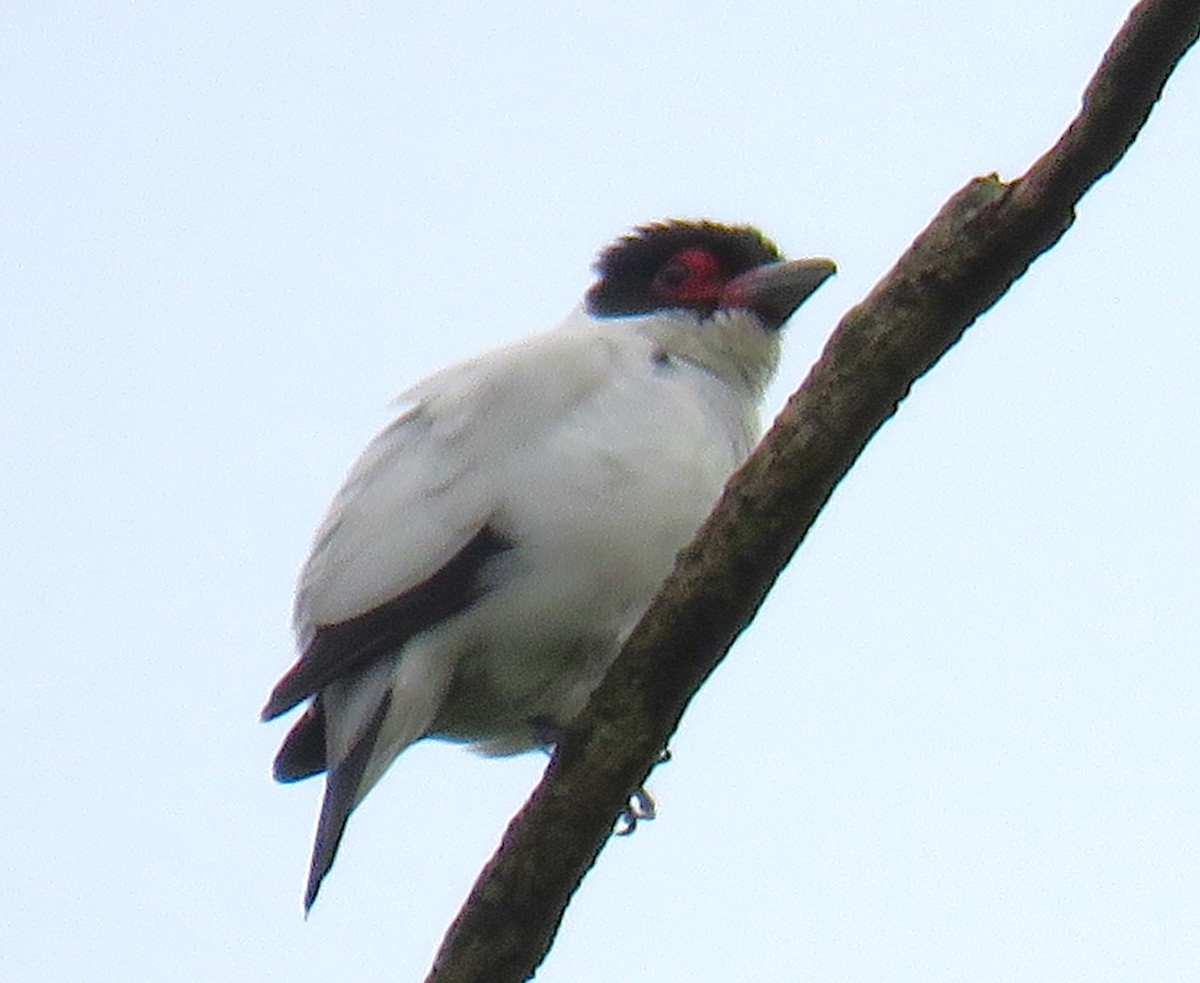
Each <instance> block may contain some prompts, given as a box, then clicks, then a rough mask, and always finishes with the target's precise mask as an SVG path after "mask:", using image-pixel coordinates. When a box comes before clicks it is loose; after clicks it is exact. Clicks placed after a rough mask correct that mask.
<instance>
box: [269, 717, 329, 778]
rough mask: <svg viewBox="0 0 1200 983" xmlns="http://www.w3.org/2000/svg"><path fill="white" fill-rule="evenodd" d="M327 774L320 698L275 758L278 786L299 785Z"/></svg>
mask: <svg viewBox="0 0 1200 983" xmlns="http://www.w3.org/2000/svg"><path fill="white" fill-rule="evenodd" d="M324 770H325V708H324V706H323V705H322V703H321V697H320V696H318V697H317V698H316V699H315V700H313V702H312V705H311V706H310V707H309V708H308V709H307V710H306V711H305V712H304V716H303V717H301V718H300V719H299V720H298V721H296V725H295V726H294V727H293V728H292V729H291V730H290V731H288V736H287V737H286V738H284V741H283V746H282V747H280V749H279V753H278V754H277V755H275V768H274V774H275V780H276V781H277V782H298V781H300V780H301V779H303V778H312V776H313V775H319V774H320V773H321V772H323V771H324Z"/></svg>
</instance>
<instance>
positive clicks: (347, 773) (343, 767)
mask: <svg viewBox="0 0 1200 983" xmlns="http://www.w3.org/2000/svg"><path fill="white" fill-rule="evenodd" d="M391 703H392V697H391V693H390V692H385V693H384V695H383V698H382V699H381V700H380V701H379V705H378V707H376V709H375V712H374V713H373V714H372V715H371V719H370V721H369V722H368V723H367V726H366V727H365V728H364V729H363V731H362V734H361V736H360V737H359V738H358V740H357V741H355V743H354V745H353V747H352V748H351V749H350V753H349V754H348V755H346V757H345V759H344V760H342V761H340V762H338V763H337V764H336V765H334V766H333V767H332V768H330V769H329V774H328V775H327V776H326V779H325V798H324V800H323V801H322V802H321V815H320V818H319V819H318V820H317V836H316V841H315V842H314V843H313V853H312V863H311V865H310V866H309V870H308V886H307V888H306V889H305V892H304V911H305V914H307V913H308V911H309V910H310V909H311V908H312V906H313V902H314V901H316V900H317V892H318V891H319V890H320V889H321V881H323V880H324V879H325V875H326V874H328V873H329V868H330V867H332V866H333V860H334V857H336V856H337V850H338V844H339V843H340V842H341V840H342V834H343V833H344V832H345V831H346V821H347V820H348V819H349V818H350V813H351V812H353V811H354V807H355V806H356V805H357V804H358V800H359V798H360V795H359V791H360V789H361V787H362V779H363V774H364V773H365V771H366V769H367V764H368V763H369V762H370V760H371V754H372V752H373V751H374V750H375V745H376V742H377V741H378V739H379V732H380V729H381V728H382V727H383V722H384V719H385V718H386V717H387V713H388V709H389V708H390V707H391ZM297 729H298V728H297Z"/></svg>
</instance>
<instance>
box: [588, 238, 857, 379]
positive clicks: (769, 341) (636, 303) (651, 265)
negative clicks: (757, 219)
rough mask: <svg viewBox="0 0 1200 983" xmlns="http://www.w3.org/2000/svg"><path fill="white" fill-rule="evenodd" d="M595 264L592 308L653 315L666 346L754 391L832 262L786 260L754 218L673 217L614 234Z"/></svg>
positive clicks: (597, 313)
mask: <svg viewBox="0 0 1200 983" xmlns="http://www.w3.org/2000/svg"><path fill="white" fill-rule="evenodd" d="M595 271H596V274H597V276H598V280H597V281H596V283H595V284H593V286H592V287H591V289H590V290H589V291H588V293H587V310H588V313H590V314H591V315H592V316H593V317H598V318H610V317H639V316H640V317H644V318H647V319H648V320H647V321H646V322H645V330H647V332H648V333H650V334H652V335H654V337H655V340H656V341H659V342H660V343H662V344H663V345H664V347H665V348H666V350H667V351H668V352H671V353H672V354H679V355H681V356H683V357H686V358H692V359H693V360H695V361H699V362H701V363H702V364H705V365H707V366H709V367H710V368H712V369H713V370H714V371H716V372H718V374H721V375H724V376H726V377H729V376H736V377H737V378H738V379H739V380H740V381H744V382H746V383H747V384H749V385H750V386H751V387H752V388H753V389H756V390H758V389H761V388H762V386H764V385H765V384H766V381H767V379H768V378H769V377H770V375H771V373H772V372H773V371H774V368H775V364H776V362H777V360H778V348H779V342H778V337H777V332H778V329H779V328H781V327H782V326H783V324H784V322H786V321H787V319H788V318H789V317H791V315H792V312H793V311H795V310H796V308H797V307H799V306H800V305H801V304H802V303H803V302H804V300H805V299H806V298H808V297H809V296H810V295H811V294H812V293H813V291H815V290H816V289H817V288H818V287H819V286H820V285H821V284H822V283H824V282H825V280H826V279H828V278H829V277H830V276H832V275H833V273H834V272H835V271H836V267H835V266H834V264H833V263H832V262H831V261H830V260H828V259H795V260H785V259H784V258H783V256H782V254H781V253H780V252H779V249H778V248H777V247H776V246H775V244H774V243H773V242H771V241H770V240H769V239H767V238H766V237H765V236H764V235H763V234H762V233H761V232H759V231H758V230H757V229H754V228H751V227H750V226H744V225H743V226H731V225H721V224H718V223H716V222H710V221H681V220H670V221H665V222H656V223H653V224H651V225H645V226H642V227H641V228H638V229H635V230H634V231H633V232H632V233H630V234H628V235H626V236H623V237H622V238H620V239H618V240H617V241H616V242H615V243H613V244H612V245H611V246H609V247H608V248H607V249H605V250H604V252H602V253H601V254H600V258H599V259H598V260H597V261H596V265H595ZM656 315H659V316H658V317H656ZM680 315H683V316H680Z"/></svg>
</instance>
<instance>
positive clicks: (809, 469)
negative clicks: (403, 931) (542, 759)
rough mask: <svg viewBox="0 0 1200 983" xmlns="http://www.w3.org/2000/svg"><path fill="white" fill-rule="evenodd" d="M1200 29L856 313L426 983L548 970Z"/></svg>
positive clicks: (1138, 28)
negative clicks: (624, 849)
mask: <svg viewBox="0 0 1200 983" xmlns="http://www.w3.org/2000/svg"><path fill="white" fill-rule="evenodd" d="M1198 32H1200V0H1145V2H1143V3H1140V4H1138V5H1137V6H1136V7H1135V8H1134V9H1133V11H1132V12H1131V13H1130V16H1129V19H1128V21H1127V22H1126V24H1125V25H1124V27H1123V28H1122V30H1121V31H1120V33H1119V34H1118V35H1117V37H1116V39H1115V40H1114V41H1113V43H1112V45H1111V47H1110V48H1109V49H1108V51H1107V52H1106V54H1105V56H1104V59H1103V61H1102V62H1101V64H1100V67H1099V69H1098V70H1097V72H1096V74H1095V76H1094V77H1093V78H1092V80H1091V82H1090V83H1089V84H1088V87H1087V90H1086V91H1085V93H1084V96H1083V106H1082V109H1081V110H1080V112H1079V115H1078V116H1077V117H1076V118H1075V119H1074V121H1073V122H1072V123H1071V125H1070V126H1069V127H1068V129H1067V130H1066V132H1065V133H1064V134H1063V136H1062V137H1061V138H1060V139H1059V141H1058V142H1057V143H1056V144H1055V146H1054V147H1053V148H1051V149H1050V150H1049V151H1048V152H1047V153H1046V154H1045V155H1044V156H1042V157H1041V158H1040V159H1039V160H1038V161H1037V162H1036V163H1035V164H1034V165H1033V166H1032V167H1031V168H1030V169H1029V171H1028V172H1027V173H1026V174H1025V175H1024V176H1022V177H1020V178H1018V179H1016V180H1015V181H1013V182H1011V183H1008V184H1005V183H1003V182H1001V181H1000V180H999V179H998V178H997V177H996V176H995V175H993V176H990V177H985V178H977V179H975V180H973V181H971V182H970V183H969V184H967V185H966V187H964V188H963V189H962V190H960V191H959V192H957V193H956V194H955V195H954V196H953V197H952V198H951V199H950V200H949V201H948V202H947V203H946V205H945V206H944V207H943V208H942V210H941V211H940V212H939V213H938V215H937V216H936V217H935V218H934V220H933V221H932V222H931V223H930V225H929V226H928V227H927V228H926V229H925V230H924V231H923V232H922V233H921V234H920V235H919V236H918V237H917V239H916V241H915V242H914V243H913V244H912V246H911V247H910V248H909V249H908V251H907V252H906V253H905V254H904V255H903V256H902V257H901V258H900V260H899V262H898V263H897V264H896V266H895V267H894V268H893V269H892V270H891V271H890V272H889V273H888V274H887V276H885V277H884V278H883V280H881V281H880V282H879V284H877V285H876V287H875V288H874V289H873V290H872V291H871V293H870V294H869V295H868V297H867V298H866V299H865V300H864V301H863V302H862V303H861V304H859V305H858V306H856V307H854V308H853V309H851V310H850V311H849V312H848V313H847V314H846V316H845V317H844V318H843V319H842V321H841V323H840V324H839V325H838V327H837V330H836V331H835V332H834V333H833V335H832V337H831V338H830V339H829V342H828V344H827V345H826V348H825V351H824V353H823V354H822V356H821V358H820V360H819V361H818V362H817V363H816V365H814V366H813V368H812V370H811V372H810V373H809V376H808V378H807V379H806V380H805V382H804V384H803V386H801V388H800V389H799V390H798V391H797V392H796V393H795V394H794V395H793V396H792V398H791V400H790V401H789V402H788V405H787V406H786V407H785V409H784V410H783V412H782V413H781V414H780V416H779V418H778V419H777V420H776V422H775V425H774V427H773V428H772V429H771V431H770V433H769V434H768V435H767V436H766V438H765V439H764V440H763V442H762V443H761V444H760V445H759V447H758V449H757V450H756V451H755V452H754V454H753V455H752V456H751V458H750V459H749V460H748V461H747V462H746V463H745V465H743V467H742V468H741V469H740V470H739V471H738V472H737V473H736V474H735V475H734V477H733V478H732V479H731V480H730V483H729V485H728V486H727V488H726V491H725V494H724V496H723V497H722V499H721V501H720V502H719V503H718V505H717V508H716V510H715V511H714V512H713V514H712V515H711V516H710V517H709V519H708V521H707V522H706V523H705V525H704V526H703V528H702V529H701V530H700V532H699V533H698V534H697V536H696V539H695V540H694V541H693V542H692V543H691V545H689V546H688V548H687V549H686V550H685V551H684V552H683V553H681V554H680V556H679V559H678V562H677V564H676V568H675V571H674V573H673V574H672V576H671V577H670V578H669V579H668V580H667V582H666V584H664V586H663V588H662V590H661V591H660V593H659V595H658V597H657V599H656V600H655V602H654V604H653V605H652V606H651V608H650V610H649V611H648V612H647V613H646V615H645V617H643V619H642V621H641V623H640V624H639V625H638V627H637V629H636V631H635V632H634V634H633V635H632V637H631V638H630V639H629V642H628V643H627V644H626V646H625V648H624V651H623V652H622V653H621V656H620V658H619V659H618V660H617V662H616V663H615V664H614V665H613V668H612V670H611V671H610V673H609V675H608V677H607V678H606V680H605V681H604V683H603V685H602V686H601V687H600V688H599V689H598V690H597V692H596V694H595V696H594V697H593V698H592V700H591V702H590V704H589V705H588V708H587V710H586V711H585V712H584V713H583V714H582V716H581V718H580V719H579V720H578V721H577V722H576V723H575V724H574V725H573V726H572V728H571V730H570V732H569V733H568V734H567V735H566V736H565V738H564V740H563V742H562V743H561V745H560V747H559V750H558V752H557V753H556V755H555V757H554V760H553V761H552V762H551V764H550V767H549V768H548V769H547V772H546V775H545V777H544V779H543V780H542V783H541V785H540V786H539V787H538V789H537V790H536V791H535V793H534V794H533V797H532V798H531V799H530V800H529V802H528V803H527V804H526V805H525V807H524V808H523V809H522V811H521V812H520V813H519V814H518V815H517V816H516V818H514V819H513V821H512V822H511V823H510V824H509V827H508V830H507V831H506V833H505V836H504V840H503V843H502V844H501V846H500V849H499V851H498V852H497V854H496V855H495V857H493V858H492V860H491V861H490V862H489V863H488V865H487V867H486V868H485V869H484V871H483V873H482V874H481V875H480V877H479V880H478V881H477V882H476V884H475V887H474V888H473V890H472V892H471V895H470V897H469V898H468V900H467V902H466V904H465V906H464V907H463V910H462V911H461V912H460V913H459V915H458V917H457V919H456V920H455V922H454V924H453V925H452V926H451V927H450V930H449V931H448V932H447V935H446V938H445V940H444V942H443V944H442V948H441V951H440V952H439V953H438V955H437V958H436V960H435V962H434V966H433V969H432V971H431V972H430V975H429V977H428V979H427V983H467V981H471V983H507V981H520V980H524V979H527V978H529V977H530V976H531V975H532V974H533V972H534V970H535V969H536V967H537V966H538V964H539V963H540V962H541V960H542V959H543V958H544V957H545V954H546V952H547V951H548V950H549V947H550V944H551V942H552V941H553V938H554V934H555V932H556V931H557V928H558V924H559V922H560V921H561V919H562V915H563V912H564V910H565V909H566V906H567V904H568V902H569V901H570V897H571V895H572V894H573V893H574V891H575V889H576V888H577V887H578V885H579V883H580V881H581V880H582V878H583V876H584V874H585V873H586V872H587V870H588V868H590V867H591V865H592V864H593V863H594V862H595V860H596V857H597V856H598V855H599V853H600V850H601V849H602V848H603V846H604V843H605V842H606V840H607V839H608V836H609V835H610V833H611V831H612V828H613V823H614V820H615V819H616V817H617V816H618V815H619V814H620V813H621V812H622V810H623V809H624V808H625V807H626V803H627V802H628V799H629V795H630V792H631V790H634V789H637V788H638V787H639V786H640V785H641V784H642V782H643V781H644V780H645V778H646V776H647V775H648V773H649V771H650V769H651V768H652V767H653V764H654V762H655V761H656V760H657V756H658V754H659V752H660V750H661V749H662V748H663V747H664V746H665V744H666V742H667V739H668V738H669V736H670V735H671V734H672V733H673V732H674V730H675V728H676V726H677V725H678V722H679V719H680V717H681V716H682V714H683V711H684V709H685V708H686V706H687V704H688V702H689V701H690V699H691V697H692V696H693V694H694V693H695V692H696V690H697V689H698V688H699V687H700V685H701V684H702V683H703V682H704V680H705V679H706V678H707V677H708V675H709V674H710V673H711V672H712V671H713V669H714V668H715V667H716V665H717V664H718V663H719V662H720V660H721V659H722V658H723V657H724V655H725V653H726V652H727V651H728V649H729V647H730V646H731V645H732V644H733V641H734V640H735V639H736V638H737V636H738V635H739V634H740V633H741V631H742V630H743V629H744V628H745V626H746V625H747V624H748V623H749V621H750V620H751V618H753V616H754V614H755V612H756V611H757V610H758V608H759V606H760V605H761V604H762V602H763V599H764V598H765V596H766V594H767V591H768V590H769V589H770V587H771V585H772V584H773V583H774V581H775V578H776V577H777V576H778V575H779V572H780V571H781V570H782V569H783V567H784V565H785V564H786V563H787V562H788V560H789V559H790V558H791V556H792V554H793V553H794V552H795V550H796V548H797V547H798V546H799V544H800V542H801V541H802V540H803V538H804V536H805V535H806V533H807V532H808V530H809V528H810V527H811V526H812V524H813V522H814V521H815V520H816V517H817V514H818V513H819V512H820V510H821V508H822V506H823V505H824V504H825V502H826V500H827V499H828V498H829V496H830V495H831V494H832V492H833V489H834V487H835V486H836V484H837V483H838V481H840V480H841V478H842V477H843V476H844V475H845V474H846V472H847V471H848V470H849V469H850V467H851V465H852V464H853V463H854V461H855V459H856V458H857V457H858V455H859V454H860V453H861V452H862V450H863V448H864V447H865V446H866V444H867V442H868V441H869V440H870V438H871V436H872V435H873V434H874V433H875V431H876V430H878V429H879V427H880V426H882V425H883V423H884V422H885V421H886V420H887V419H888V418H889V417H890V416H891V415H892V414H893V413H895V411H896V409H897V407H898V406H899V403H900V401H901V400H902V399H904V397H905V396H906V395H907V394H908V391H909V389H910V388H911V387H912V384H913V383H914V382H915V381H916V380H917V379H918V378H919V377H920V376H921V375H923V374H924V373H925V372H927V371H928V370H929V369H930V368H931V367H932V366H933V365H934V363H936V362H937V360H938V359H940V358H941V357H942V355H944V354H945V353H946V352H947V351H948V350H949V349H950V348H951V347H952V346H953V345H954V344H955V343H956V342H957V341H958V339H959V338H960V337H962V334H963V332H964V331H966V329H967V328H968V327H969V326H970V325H971V324H972V323H973V322H974V321H975V319H976V318H978V317H979V315H980V314H982V313H983V312H984V311H986V310H987V309H988V308H990V307H991V306H992V304H994V303H995V302H996V301H997V300H998V299H999V298H1000V297H1001V296H1002V295H1003V294H1004V293H1005V291H1007V290H1008V288H1009V287H1010V286H1011V285H1012V284H1013V283H1014V282H1015V281H1016V280H1017V279H1018V278H1019V277H1020V276H1021V274H1022V273H1024V272H1025V270H1026V269H1027V268H1028V267H1029V265H1030V264H1031V263H1032V262H1033V261H1034V260H1035V259H1036V258H1037V257H1038V256H1039V255H1040V254H1041V253H1042V252H1044V251H1045V250H1047V249H1049V248H1050V247H1051V246H1053V245H1054V244H1055V243H1056V242H1057V241H1058V239H1059V238H1060V237H1061V236H1062V235H1063V233H1065V232H1066V230H1067V229H1068V228H1069V227H1070V225H1071V223H1072V222H1073V221H1074V217H1075V212H1074V208H1075V205H1076V203H1077V202H1078V201H1079V199H1080V198H1081V197H1082V196H1083V194H1084V193H1085V192H1086V191H1087V190H1088V188H1090V187H1091V186H1092V184H1094V183H1095V182H1096V181H1097V180H1099V179H1100V178H1101V177H1102V176H1103V175H1105V174H1106V173H1108V171H1110V170H1111V169H1112V168H1113V167H1114V166H1115V165H1116V164H1117V162H1118V161H1119V160H1120V159H1121V157H1122V156H1123V155H1124V154H1125V152H1126V150H1128V149H1129V147H1130V145H1131V144H1132V143H1133V141H1134V139H1135V137H1136V136H1137V133H1138V130H1139V129H1140V128H1141V126H1142V124H1143V123H1145V121H1146V119H1147V118H1148V116H1149V114H1150V111H1151V109H1152V108H1153V106H1154V104H1155V102H1157V100H1158V98H1159V96H1160V94H1161V92H1162V89H1163V86H1164V85H1165V84H1166V80H1167V78H1168V77H1169V76H1170V74H1171V71H1172V69H1173V68H1174V67H1175V65H1176V63H1177V62H1178V61H1179V59H1180V58H1182V57H1183V55H1184V53H1185V52H1186V51H1187V49H1188V48H1189V47H1190V46H1191V45H1192V44H1193V43H1194V42H1195V41H1196V38H1197V34H1198Z"/></svg>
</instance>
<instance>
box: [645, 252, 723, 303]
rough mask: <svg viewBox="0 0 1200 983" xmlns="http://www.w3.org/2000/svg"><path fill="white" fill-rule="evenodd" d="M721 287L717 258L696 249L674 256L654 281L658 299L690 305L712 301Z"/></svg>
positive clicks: (721, 280)
mask: <svg viewBox="0 0 1200 983" xmlns="http://www.w3.org/2000/svg"><path fill="white" fill-rule="evenodd" d="M723 283H724V278H723V277H722V275H721V268H720V266H719V265H718V263H717V260H716V257H714V256H713V254H712V253H710V252H708V251H707V250H704V249H695V248H693V249H683V250H680V251H679V252H677V253H676V254H675V255H674V256H672V257H671V258H670V259H669V260H668V261H667V263H666V264H665V265H664V266H663V267H662V269H660V270H659V271H658V273H657V274H656V275H655V277H654V289H655V291H656V292H657V293H658V294H659V295H660V296H662V297H668V298H670V299H672V300H683V301H692V302H697V301H712V300H715V299H716V298H717V297H718V296H719V295H720V293H721V287H722V285H723Z"/></svg>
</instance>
